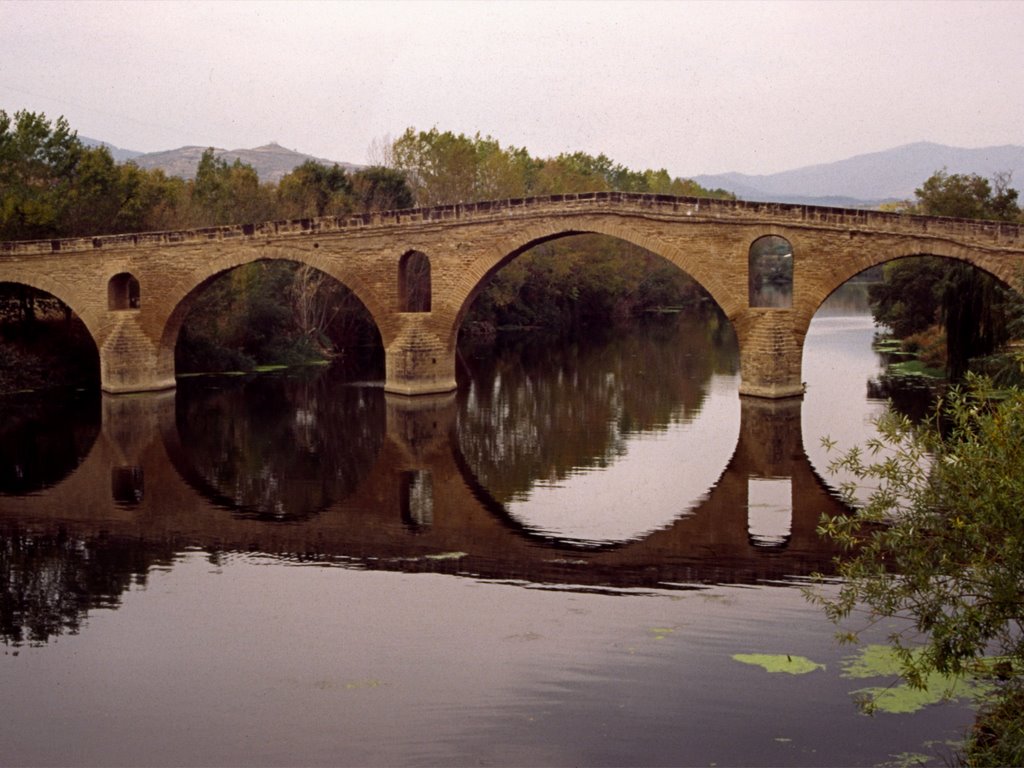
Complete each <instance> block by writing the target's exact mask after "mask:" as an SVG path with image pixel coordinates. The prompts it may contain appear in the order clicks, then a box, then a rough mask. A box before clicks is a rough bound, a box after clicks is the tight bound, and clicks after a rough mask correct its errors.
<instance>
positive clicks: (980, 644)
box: [814, 376, 1024, 765]
mask: <svg viewBox="0 0 1024 768" xmlns="http://www.w3.org/2000/svg"><path fill="white" fill-rule="evenodd" d="M834 467H837V468H841V469H843V470H845V471H847V472H849V473H851V475H852V476H853V477H854V478H856V479H855V480H854V481H852V483H851V484H849V485H847V486H845V487H844V493H845V494H846V495H847V498H848V500H849V501H850V503H851V505H854V504H855V503H856V502H855V500H854V492H855V490H856V488H855V485H854V483H857V482H869V483H870V484H871V485H872V486H873V487H875V488H876V489H877V490H875V491H874V492H873V493H872V494H871V495H870V497H869V499H868V500H867V502H866V503H865V504H864V505H863V506H860V507H859V508H858V509H856V511H854V512H851V513H850V514H849V515H845V516H837V517H833V518H830V519H827V520H824V521H823V522H822V525H821V528H820V531H821V533H822V534H824V535H826V536H829V537H831V538H832V539H834V540H836V541H837V542H839V543H840V544H841V545H842V546H843V547H844V549H845V551H846V554H845V555H843V556H842V557H841V558H840V562H839V576H840V577H841V579H842V580H841V582H840V586H839V592H838V595H837V596H835V597H824V596H822V595H820V594H819V595H817V596H816V597H815V598H814V599H816V600H817V601H818V602H820V603H821V604H822V605H823V606H824V607H825V610H826V612H827V614H828V615H829V616H830V618H832V619H833V620H834V621H836V622H839V623H843V624H846V623H848V622H849V621H850V620H851V618H853V617H854V616H863V615H864V614H863V611H864V610H865V609H866V611H867V615H866V617H865V619H864V621H866V623H868V624H872V623H875V622H876V621H878V620H881V619H886V620H894V621H903V622H905V625H906V626H905V628H904V630H903V631H896V632H894V633H893V634H892V635H891V636H890V639H891V642H892V644H893V647H894V649H895V650H896V652H897V655H898V658H899V659H900V662H901V666H902V674H903V676H904V677H905V678H906V680H907V681H908V682H909V683H910V684H911V685H914V686H917V687H926V686H927V685H928V682H929V679H930V678H932V676H933V673H940V674H943V675H962V674H965V673H972V672H973V673H977V672H985V671H986V670H995V671H997V672H998V673H999V675H1000V676H1001V677H1004V678H1007V680H1006V681H1005V682H1003V683H1001V684H1000V689H999V694H998V698H997V701H996V706H995V708H994V710H993V711H996V712H1000V711H1006V710H1007V707H1006V706H1005V705H1006V702H1016V703H1017V707H1016V709H1015V710H1013V709H1012V708H1011V709H1010V710H1009V711H1011V712H1014V711H1015V713H1016V714H1015V715H1013V720H1012V721H1011V722H1010V723H1009V724H1008V725H1009V726H1010V727H1008V728H1006V729H1005V735H1007V736H1008V740H1006V741H1004V743H1002V744H1001V745H1000V747H999V750H1000V751H997V752H993V753H992V755H995V757H991V755H990V756H989V757H985V756H983V755H980V754H979V755H977V757H978V759H973V758H972V759H971V760H970V761H969V764H971V765H979V764H988V763H987V760H988V759H989V758H991V759H992V760H993V762H994V764H998V765H1021V764H1024V728H1022V726H1024V722H1022V719H1021V712H1022V709H1021V708H1020V706H1019V703H1020V702H1021V701H1024V696H1022V690H1024V687H1022V674H1024V632H1022V629H1024V516H1022V515H1021V508H1022V506H1024V392H1022V391H1020V390H1013V391H1011V392H1010V393H1009V394H1008V395H1005V396H1001V397H997V396H995V395H994V393H993V392H992V391H990V389H989V385H988V383H987V382H986V381H985V380H983V379H979V378H976V377H973V376H972V377H969V378H968V379H967V385H966V386H965V387H964V388H962V389H954V390H952V391H951V392H950V393H949V395H948V396H947V397H946V398H945V399H944V400H943V401H942V402H941V403H940V404H939V407H938V409H937V411H936V420H935V422H934V423H933V424H931V425H926V426H925V427H924V428H918V427H914V426H913V425H911V423H910V422H909V421H908V420H907V419H906V417H902V416H899V415H897V414H895V413H894V412H891V411H890V412H889V413H888V414H887V415H886V416H884V417H883V418H882V420H881V421H880V422H879V437H878V438H876V439H875V440H872V441H871V442H869V443H868V445H867V451H866V452H864V451H862V450H859V449H854V450H852V451H850V452H848V453H846V454H845V455H844V456H842V457H841V458H840V459H838V460H837V461H836V462H835V464H834ZM856 636H857V631H856V630H855V631H854V632H851V633H849V634H848V635H847V637H848V638H850V639H855V638H856ZM992 658H995V659H999V661H998V663H996V664H993V663H992V662H988V663H986V661H985V660H986V659H992ZM1014 739H1015V740H1016V742H1015V743H1013V740H1014ZM983 746H985V745H982V744H973V745H972V749H975V750H978V749H980V748H981V747H983ZM990 747H991V745H988V747H987V748H990ZM1004 749H1006V750H1008V751H1002V750H1004Z"/></svg>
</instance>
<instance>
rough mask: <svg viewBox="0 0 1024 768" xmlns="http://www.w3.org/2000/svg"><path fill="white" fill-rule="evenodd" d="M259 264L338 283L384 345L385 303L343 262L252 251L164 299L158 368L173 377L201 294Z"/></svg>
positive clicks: (207, 268) (205, 271)
mask: <svg viewBox="0 0 1024 768" xmlns="http://www.w3.org/2000/svg"><path fill="white" fill-rule="evenodd" d="M260 261H277V262H292V263H295V264H300V265H305V266H309V267H312V268H313V269H316V270H317V271H319V272H321V273H323V274H325V275H327V276H328V277H330V278H332V279H334V280H336V281H337V282H338V283H340V284H341V285H343V286H345V287H346V288H347V289H348V290H350V291H351V292H352V293H353V295H354V296H355V297H356V299H358V300H359V301H360V302H361V303H362V305H363V306H364V307H365V308H366V310H367V312H368V313H369V315H370V317H371V318H372V320H373V323H374V325H375V326H376V328H377V330H378V332H379V333H380V335H381V339H382V342H384V343H385V345H386V340H385V328H386V327H387V324H386V323H384V324H382V322H381V320H382V319H383V318H385V317H386V316H387V308H386V306H385V305H384V303H383V302H382V301H381V300H380V299H378V298H377V296H376V293H375V292H373V291H372V290H370V289H369V288H368V287H367V285H366V284H365V282H364V280H363V279H362V278H361V277H360V276H359V275H358V274H356V272H355V270H354V269H353V268H351V267H350V266H347V264H346V260H344V259H330V258H324V257H319V258H308V257H305V252H304V251H299V250H290V249H289V250H285V249H253V250H252V251H248V252H245V253H238V254H230V255H229V256H228V257H226V258H222V259H219V260H217V261H214V262H212V263H211V264H208V265H204V268H202V269H198V270H196V271H195V272H193V273H192V275H191V276H190V279H189V280H188V281H186V282H184V283H183V285H185V286H187V287H188V290H185V291H179V292H177V295H173V294H172V295H171V296H170V297H169V298H168V299H167V301H168V302H169V303H170V304H171V305H172V307H173V308H172V309H171V310H170V312H169V314H168V315H167V319H166V321H165V322H164V324H163V330H162V333H161V338H160V344H159V357H160V363H159V364H160V367H161V369H162V370H169V371H171V372H172V373H176V371H175V363H174V351H175V347H176V345H177V341H178V336H179V334H180V333H181V328H182V325H183V324H184V322H185V318H186V317H188V314H189V312H190V311H191V310H192V308H193V306H195V303H196V300H197V299H198V297H199V296H200V295H201V294H202V293H203V291H204V290H206V289H207V288H208V287H209V286H210V284H211V283H213V282H214V281H215V280H216V279H218V278H219V277H221V276H222V275H224V274H226V273H228V272H230V271H232V270H234V269H237V268H239V267H243V266H246V265H248V264H254V263H256V262H260Z"/></svg>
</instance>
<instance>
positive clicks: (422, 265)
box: [398, 251, 431, 312]
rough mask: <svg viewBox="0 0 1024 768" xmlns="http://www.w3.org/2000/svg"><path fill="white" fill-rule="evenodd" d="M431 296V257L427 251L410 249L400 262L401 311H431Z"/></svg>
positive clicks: (399, 298)
mask: <svg viewBox="0 0 1024 768" xmlns="http://www.w3.org/2000/svg"><path fill="white" fill-rule="evenodd" d="M430 298H431V285H430V259H429V258H428V257H427V255H426V254H425V253H420V252H419V251H409V253H407V254H405V255H404V256H402V258H401V260H400V261H399V262H398V304H399V311H401V312H429V311H430Z"/></svg>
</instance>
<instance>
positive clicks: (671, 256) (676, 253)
mask: <svg viewBox="0 0 1024 768" xmlns="http://www.w3.org/2000/svg"><path fill="white" fill-rule="evenodd" d="M580 223H581V222H577V221H575V220H572V219H562V220H556V221H554V222H550V223H549V222H544V223H541V224H536V225H533V226H530V227H524V228H523V229H521V230H517V232H516V233H515V234H513V235H512V236H510V237H508V238H506V239H504V240H503V241H502V242H500V243H499V244H498V245H496V246H493V247H491V248H489V249H487V250H486V251H484V252H483V253H481V254H480V255H479V256H477V258H476V259H475V260H474V262H473V264H472V265H471V266H470V267H469V268H467V269H464V270H462V271H461V272H460V274H459V275H457V276H456V279H455V284H454V285H453V286H452V290H451V293H452V294H453V297H454V302H453V303H454V304H457V308H456V310H455V312H454V316H453V318H452V325H451V327H450V328H449V329H448V334H449V336H448V339H449V343H454V341H455V339H456V338H457V336H458V332H459V327H460V326H461V325H462V321H463V320H464V319H465V316H466V313H467V312H468V311H469V308H470V306H471V305H472V303H473V301H474V300H475V299H476V297H477V296H478V295H479V293H480V292H481V291H482V290H483V289H484V287H486V285H487V283H488V282H489V281H490V279H491V278H492V277H493V276H494V274H496V273H497V272H498V271H500V270H501V269H502V268H503V267H505V266H506V265H508V264H509V263H511V262H512V261H513V260H514V259H516V258H517V257H519V256H521V255H522V254H524V253H525V252H526V251H528V250H530V249H531V248H533V247H535V246H538V245H541V244H543V243H546V242H550V241H553V240H558V239H561V238H565V237H571V236H573V235H585V234H594V235H605V236H607V237H611V238H615V239H617V240H622V241H624V242H627V243H630V244H632V245H635V246H637V247H639V248H643V249H644V250H646V251H648V252H650V253H653V254H654V255H655V256H659V257H661V258H662V259H664V260H665V261H667V262H669V263H670V264H672V265H674V266H675V267H677V268H678V269H680V270H681V271H682V272H684V273H686V274H687V275H688V276H689V277H691V278H692V279H693V280H694V281H695V282H696V283H697V284H698V285H700V287H701V288H703V289H704V290H705V291H707V293H708V295H710V296H711V298H712V299H713V300H714V301H715V303H716V304H717V305H718V306H719V307H720V308H721V309H722V311H723V312H724V313H725V315H726V317H728V318H729V319H730V321H731V320H732V319H733V318H734V317H735V316H736V315H737V314H738V313H739V312H741V311H742V310H743V309H745V305H743V304H742V302H740V301H738V300H737V299H736V298H735V296H734V293H735V292H734V291H732V290H730V289H729V287H728V286H727V285H726V284H725V281H723V279H722V278H723V275H722V274H721V271H719V272H716V271H714V270H712V269H709V268H708V267H707V265H706V264H705V263H704V262H705V261H710V260H711V259H710V258H709V256H710V254H708V253H707V252H706V246H705V253H703V254H701V255H702V256H704V259H701V258H697V257H695V256H694V255H693V253H687V252H686V251H684V250H683V249H682V248H680V247H679V246H678V245H676V244H673V243H669V242H665V241H662V240H660V239H657V238H655V237H652V236H649V235H645V234H644V233H643V232H641V231H639V230H637V229H635V228H634V227H631V226H627V225H625V224H623V222H622V219H621V217H617V216H616V217H607V218H604V217H594V218H592V219H587V221H586V225H585V226H578V224H580ZM692 242H694V244H695V246H698V247H699V243H698V242H697V239H696V238H694V239H693V241H692ZM744 258H745V254H744Z"/></svg>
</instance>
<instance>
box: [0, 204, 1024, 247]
mask: <svg viewBox="0 0 1024 768" xmlns="http://www.w3.org/2000/svg"><path fill="white" fill-rule="evenodd" d="M609 208H611V209H612V211H611V212H621V211H624V210H642V211H643V212H645V213H648V214H655V215H666V216H671V217H673V218H679V217H694V218H696V217H699V218H700V219H702V220H714V219H732V220H736V219H745V218H749V217H752V216H753V217H757V216H768V217H771V219H772V221H773V222H775V223H792V224H815V225H822V224H825V225H831V226H842V227H857V228H861V229H865V230H875V231H897V232H900V233H901V234H910V233H913V232H920V233H921V234H922V235H927V236H939V235H961V236H963V235H967V236H970V237H973V238H980V239H985V240H990V241H995V242H996V243H1006V244H1011V243H1016V242H1018V241H1020V240H1022V237H1021V234H1022V233H1021V226H1020V225H1019V224H1013V223H1007V222H998V221H978V220H976V219H954V218H946V217H939V216H917V215H912V214H905V213H890V212H886V211H875V210H870V209H861V208H832V207H827V206H815V205H799V204H793V203H770V202H755V201H746V200H719V199H716V198H706V197H674V196H672V195H655V194H643V193H634V192H583V193H577V194H564V195H547V196H544V197H525V198H514V199H505V200H487V201H480V202H473V203H455V204H451V205H439V206H434V207H428V208H408V209H404V210H397V211H385V212H379V213H367V214H359V215H354V216H346V217H341V216H323V217H318V218H309V219H292V220H288V221H270V222H264V223H260V224H233V225H225V226H217V227H204V228H199V229H187V230H174V231H164V232H139V233H131V234H119V235H99V236H95V237H72V238H57V239H48V240H24V241H15V242H4V243H0V257H2V256H22V255H33V254H36V255H41V254H52V253H56V252H69V253H77V252H82V251H92V250H94V249H96V248H140V247H147V246H167V245H177V244H194V243H200V242H204V241H210V240H230V239H234V238H248V239H254V240H255V239H261V238H268V237H280V236H296V235H316V234H323V233H329V232H339V233H340V232H345V231H353V230H363V229H367V228H381V229H384V228H387V227H394V226H407V225H410V224H434V223H438V222H454V221H463V220H469V221H474V220H477V221H485V220H491V219H496V218H502V217H507V216H509V215H511V214H515V213H524V214H525V213H532V212H537V213H540V212H542V211H543V210H545V209H555V210H557V212H559V213H566V214H567V213H587V212H590V211H594V212H601V211H607V210H608V209H609Z"/></svg>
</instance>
